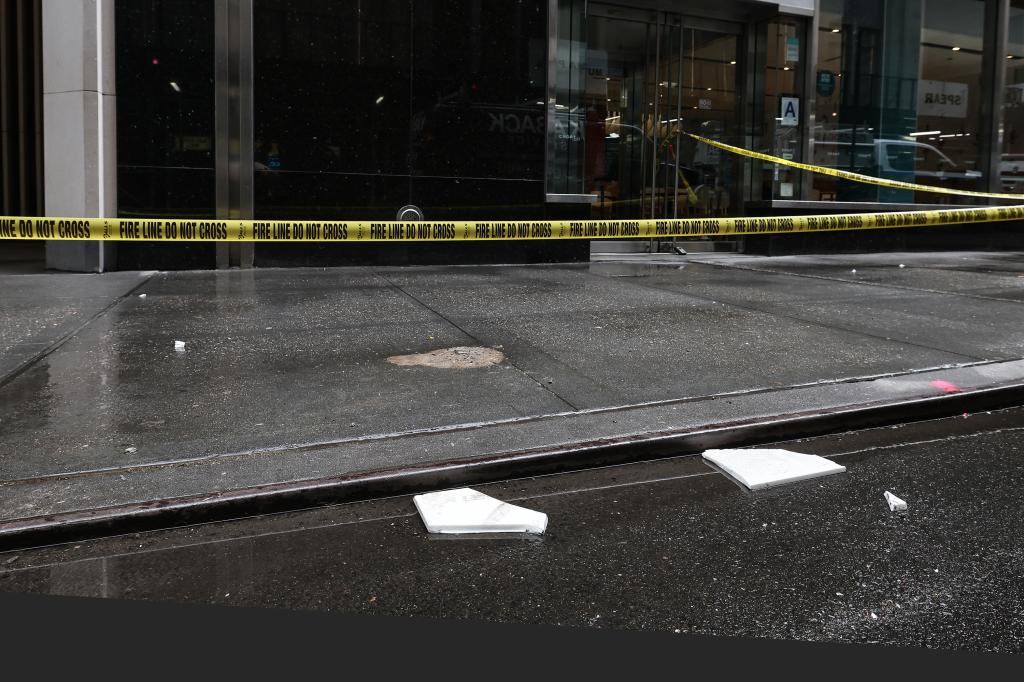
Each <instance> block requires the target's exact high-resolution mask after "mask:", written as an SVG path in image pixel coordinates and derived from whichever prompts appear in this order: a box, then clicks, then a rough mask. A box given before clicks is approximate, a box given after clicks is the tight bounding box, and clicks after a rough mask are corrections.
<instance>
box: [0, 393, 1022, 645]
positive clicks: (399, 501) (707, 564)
mask: <svg viewBox="0 0 1024 682" xmlns="http://www.w3.org/2000/svg"><path fill="white" fill-rule="evenodd" d="M785 447H790V448H792V449H794V450H797V451H803V452H813V453H817V454H822V455H826V456H834V457H837V458H838V460H837V461H840V462H841V463H842V464H844V465H845V466H846V467H847V469H848V471H847V472H846V473H845V474H839V475H835V476H830V477H827V478H823V479H818V480H814V481H807V482H802V483H797V484H792V485H788V486H784V487H780V488H776V489H773V490H769V491H764V492H757V493H750V492H746V491H744V490H742V489H740V488H739V487H738V486H737V485H736V484H735V483H733V482H731V481H729V480H727V479H726V478H724V477H723V476H722V475H720V474H718V473H716V472H714V471H712V470H711V469H710V468H708V467H707V466H705V465H704V464H703V463H702V462H701V461H700V459H699V458H696V457H681V458H677V459H669V460H661V461H657V462H653V463H646V464H638V465H628V466H619V467H611V468H606V469H598V470H591V471H587V472H579V473H573V474H561V475H556V476H548V477H541V478H535V479H526V480H520V481H511V482H505V483H500V484H494V485H488V486H479V489H481V490H483V491H485V492H488V493H489V494H492V495H494V496H496V497H500V498H502V499H505V500H509V501H517V503H519V504H522V505H524V506H528V507H530V508H533V509H538V510H541V511H544V512H546V513H547V514H548V515H549V525H548V532H547V534H546V535H544V536H543V537H540V538H525V537H516V538H502V539H492V538H472V539H466V538H448V539H440V538H436V537H432V536H429V535H428V534H427V533H426V532H425V531H424V528H423V526H422V523H421V522H420V520H419V518H418V516H416V515H415V511H414V508H413V504H412V501H411V499H410V498H407V497H402V498H391V499H385V500H378V501H374V502H368V503H356V504H347V505H340V506H337V507H330V508H324V509H319V510H313V511H308V512H300V513H290V514H281V515H275V516H268V517H258V518H252V519H246V520H240V521H236V522H228V523H219V524H210V525H207V526H200V527H192V528H185V529H176V530H170V531H160V532H154V533H147V534H139V535H130V536H122V537H119V538H110V539H105V540H97V541H91V542H83V543H78V544H75V545H66V546H58V547H51V548H41V549H37V550H31V551H26V552H17V553H5V554H0V590H3V591H21V592H40V593H49V594H66V595H85V596H104V597H119V598H129V599H145V600H173V601H181V602H196V603H217V604H238V605H251V606H267V607H271V606H273V607H285V608H290V609H318V610H321V609H322V610H335V611H340V612H348V613H363V614H390V615H419V616H434V617H444V618H469V619H483V620H488V621H500V622H513V623H534V624H562V625H576V626H591V627H603V628H618V629H635V630H654V631H663V632H664V631H668V632H674V631H679V632H690V633H702V634H714V635H735V636H753V637H768V638H783V639H798V640H809V641H832V642H878V643H886V644H895V645H907V646H923V647H932V648H944V649H959V648H963V649H970V650H988V651H1004V652H1020V651H1021V650H1022V649H1024V534H1022V531H1021V529H1022V528H1024V504H1022V498H1024V493H1022V486H1024V409H1012V410H1004V411H1001V412H993V413H991V414H987V413H980V414H971V415H967V416H966V417H957V418H953V419H946V420H940V421H932V422H923V423H918V424H912V425H905V426H900V427H889V428H883V429H872V430H867V431H861V432H855V433H849V434H843V435H836V436H829V437H823V438H817V439H809V440H803V441H794V442H791V443H788V444H786V445H785ZM884 490H891V491H892V492H894V493H896V494H897V495H899V496H900V497H902V498H904V499H905V500H907V502H908V504H909V510H908V511H907V512H905V513H892V512H890V511H889V509H888V506H887V505H886V503H885V501H884V499H883V496H882V493H883V491H884Z"/></svg>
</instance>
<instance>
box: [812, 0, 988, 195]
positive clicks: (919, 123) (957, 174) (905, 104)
mask: <svg viewBox="0 0 1024 682" xmlns="http://www.w3.org/2000/svg"><path fill="white" fill-rule="evenodd" d="M984 10H985V7H984V2H983V1H982V0H941V2H940V1H939V0H906V2H901V3H890V2H884V1H883V0H857V2H852V1H851V0H822V1H821V14H820V28H819V35H818V67H817V78H816V81H815V88H816V111H815V114H816V116H815V120H816V124H815V129H814V135H813V139H814V157H813V162H814V163H816V164H819V165H824V166H831V167H836V168H842V169H844V170H851V171H855V172H859V173H865V174H868V175H874V176H879V177H884V178H891V179H894V180H902V181H907V182H915V183H919V184H923V185H933V186H943V187H948V188H954V189H964V190H983V189H984V187H983V180H984V178H983V173H982V172H981V168H982V167H983V158H982V157H983V154H982V153H981V150H980V149H979V134H978V133H979V127H980V105H981V98H982V93H981V80H982V78H981V71H982V54H983V25H984ZM917 35H920V41H919V42H915V41H908V40H907V36H917ZM813 187H814V192H813V196H812V197H810V198H812V199H820V200H840V201H883V202H907V203H972V201H971V200H970V199H968V198H966V197H958V196H956V195H948V194H937V193H935V192H927V191H923V190H922V191H913V190H904V189H890V188H882V187H876V186H872V185H867V184H864V183H853V182H848V181H844V180H836V179H835V178H830V177H828V176H823V175H815V176H814V181H813Z"/></svg>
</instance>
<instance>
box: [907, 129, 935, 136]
mask: <svg viewBox="0 0 1024 682" xmlns="http://www.w3.org/2000/svg"><path fill="white" fill-rule="evenodd" d="M941 133H942V131H941V130H919V131H918V132H916V133H910V136H911V137H920V136H921V135H940V134H941Z"/></svg>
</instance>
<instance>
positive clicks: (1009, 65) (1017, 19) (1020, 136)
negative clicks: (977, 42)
mask: <svg viewBox="0 0 1024 682" xmlns="http://www.w3.org/2000/svg"><path fill="white" fill-rule="evenodd" d="M1007 41H1008V42H1007V49H1006V62H1005V69H1006V89H1005V90H1004V93H1003V148H1002V150H1001V151H1002V158H1001V159H1000V163H999V176H1000V185H1001V186H1002V191H1004V192H1014V193H1017V192H1020V193H1024V0H1011V2H1010V16H1009V27H1008V35H1007Z"/></svg>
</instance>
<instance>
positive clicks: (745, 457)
mask: <svg viewBox="0 0 1024 682" xmlns="http://www.w3.org/2000/svg"><path fill="white" fill-rule="evenodd" d="M704 459H706V460H707V461H709V462H711V463H712V464H714V465H715V466H717V467H718V468H719V469H721V470H722V471H724V472H725V473H727V474H729V475H730V476H732V477H733V478H735V479H736V480H737V481H739V482H740V483H742V484H743V485H745V486H747V487H748V488H750V489H751V490H759V489H761V488H768V487H771V486H775V485H782V484H784V483H793V482H795V481H803V480H806V479H808V478H817V477H818V476H827V475H829V474H838V473H842V472H844V471H846V467H844V466H842V465H840V464H836V463H835V462H833V461H832V460H830V459H826V458H824V457H819V456H818V455H806V454H803V453H800V452H792V451H790V450H782V449H776V448H750V449H735V450H731V449H730V450H707V451H706V452H705V453H704Z"/></svg>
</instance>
